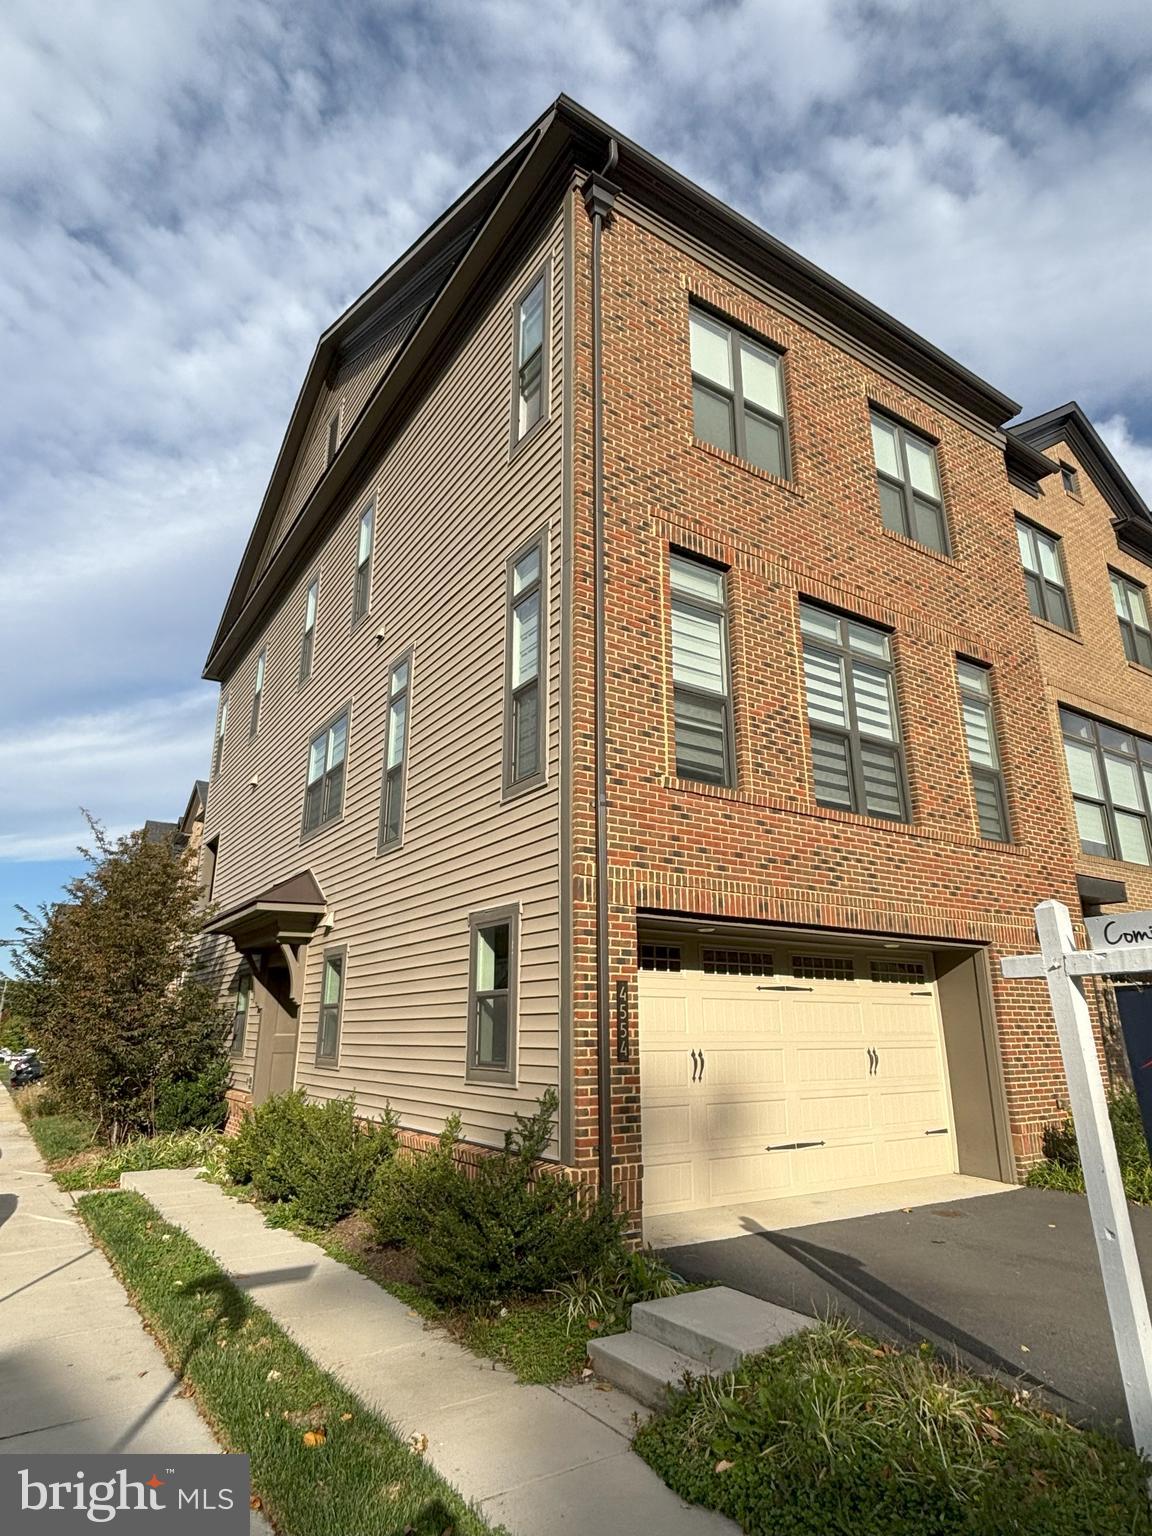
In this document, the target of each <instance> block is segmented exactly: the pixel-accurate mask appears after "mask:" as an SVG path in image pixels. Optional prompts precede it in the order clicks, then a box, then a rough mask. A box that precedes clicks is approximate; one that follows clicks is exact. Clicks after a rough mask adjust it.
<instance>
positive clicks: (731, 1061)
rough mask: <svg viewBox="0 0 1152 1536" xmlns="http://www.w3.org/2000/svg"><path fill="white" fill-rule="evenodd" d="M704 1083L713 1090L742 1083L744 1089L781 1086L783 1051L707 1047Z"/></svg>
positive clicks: (782, 1079) (782, 1078)
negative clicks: (759, 1086)
mask: <svg viewBox="0 0 1152 1536" xmlns="http://www.w3.org/2000/svg"><path fill="white" fill-rule="evenodd" d="M705 1081H706V1082H707V1083H709V1084H711V1085H712V1086H713V1087H716V1088H719V1087H729V1086H730V1085H732V1084H734V1083H742V1084H744V1085H745V1086H746V1087H751V1086H752V1085H753V1084H756V1083H764V1084H768V1083H782V1082H783V1081H784V1051H783V1049H777V1050H774V1051H773V1050H769V1051H756V1050H718V1049H717V1048H716V1047H715V1046H714V1045H710V1046H709V1048H708V1057H707V1066H706V1068H705Z"/></svg>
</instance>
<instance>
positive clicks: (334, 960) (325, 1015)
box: [316, 947, 347, 1066]
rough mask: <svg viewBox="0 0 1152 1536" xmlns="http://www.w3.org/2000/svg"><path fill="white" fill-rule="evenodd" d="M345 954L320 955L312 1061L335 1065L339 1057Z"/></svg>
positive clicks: (331, 951) (329, 952) (341, 951)
mask: <svg viewBox="0 0 1152 1536" xmlns="http://www.w3.org/2000/svg"><path fill="white" fill-rule="evenodd" d="M346 954H347V951H346V950H345V949H344V948H343V947H341V948H340V949H326V950H325V951H324V975H323V978H322V980H321V983H320V1019H319V1022H318V1024H317V1026H316V1060H317V1062H318V1063H322V1062H328V1063H330V1064H331V1065H333V1066H334V1065H335V1063H336V1059H337V1057H338V1056H339V1055H340V1014H341V1011H342V1009H343V1007H344V961H345V956H346Z"/></svg>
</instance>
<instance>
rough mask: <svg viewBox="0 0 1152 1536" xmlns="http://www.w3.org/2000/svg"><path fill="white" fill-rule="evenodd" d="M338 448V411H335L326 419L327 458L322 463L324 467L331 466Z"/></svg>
mask: <svg viewBox="0 0 1152 1536" xmlns="http://www.w3.org/2000/svg"><path fill="white" fill-rule="evenodd" d="M339 446H340V411H339V409H337V410H335V411H333V412H332V414H331V416H330V417H329V418H328V456H327V458H326V459H325V461H324V463H325V466H327V465H329V464H331V462H332V460H333V459H334V458H335V457H336V450H337V448H339Z"/></svg>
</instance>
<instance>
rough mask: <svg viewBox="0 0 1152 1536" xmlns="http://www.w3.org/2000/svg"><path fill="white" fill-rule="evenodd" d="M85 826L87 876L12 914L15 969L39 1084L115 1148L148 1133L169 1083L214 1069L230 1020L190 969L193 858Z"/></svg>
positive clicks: (200, 916)
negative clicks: (16, 924)
mask: <svg viewBox="0 0 1152 1536" xmlns="http://www.w3.org/2000/svg"><path fill="white" fill-rule="evenodd" d="M87 821H88V825H89V827H90V829H91V832H92V839H93V843H94V847H93V848H91V849H89V848H82V849H80V852H81V853H82V854H83V856H84V857H85V859H86V860H87V861H88V865H89V868H88V869H87V870H86V872H85V873H84V874H82V875H79V876H77V878H76V879H74V880H73V881H72V882H71V883H70V884H69V885H68V886H67V887H66V888H65V899H64V900H63V901H59V902H56V903H54V904H52V905H42V906H41V907H40V909H39V911H38V912H37V913H31V912H28V911H26V910H25V909H23V908H21V909H20V912H21V918H22V922H21V925H20V928H19V930H18V932H19V937H20V940H21V945H22V948H21V949H20V950H18V951H17V954H16V960H15V965H16V971H17V975H18V976H19V978H20V979H21V980H22V981H23V982H24V983H25V984H26V985H25V987H24V990H23V994H22V999H23V1000H24V1001H25V1003H26V1007H27V1010H28V1011H27V1014H26V1019H27V1028H28V1034H29V1038H30V1040H31V1042H32V1044H33V1045H34V1046H35V1047H36V1049H37V1050H38V1051H39V1053H40V1058H41V1060H42V1061H43V1063H44V1071H45V1075H46V1077H47V1078H48V1080H49V1081H50V1083H51V1084H52V1087H53V1088H54V1089H55V1090H56V1092H57V1093H58V1094H59V1095H60V1097H61V1098H62V1099H63V1100H64V1102H65V1103H66V1104H67V1105H68V1106H69V1107H70V1108H71V1109H73V1110H76V1111H79V1112H82V1113H85V1114H89V1115H92V1116H94V1117H95V1118H96V1120H97V1122H98V1124H99V1126H100V1131H101V1134H102V1135H103V1136H104V1137H106V1138H107V1140H109V1141H110V1142H113V1143H115V1142H117V1141H120V1140H122V1139H123V1138H124V1137H125V1136H129V1135H132V1134H135V1133H140V1132H144V1133H151V1132H153V1131H155V1129H156V1120H157V1106H158V1104H163V1103H164V1102H165V1101H166V1100H170V1097H171V1085H172V1084H178V1083H188V1082H192V1081H194V1080H196V1079H200V1078H203V1077H204V1076H205V1074H208V1075H209V1076H211V1074H212V1073H213V1071H218V1070H219V1068H218V1063H219V1062H220V1061H221V1060H222V1058H223V1056H224V1054H225V1051H226V1048H227V1047H226V1039H227V1022H226V1018H225V1015H224V1011H223V1010H222V1009H221V1007H220V1005H219V1001H218V997H217V994H216V991H215V989H214V988H213V987H211V986H209V985H208V984H207V983H206V982H205V981H204V980H202V979H201V978H199V977H198V976H197V975H196V974H195V972H194V969H193V966H192V961H193V950H194V944H195V940H196V938H197V936H198V934H199V932H200V930H201V927H202V925H203V922H204V906H203V901H202V893H201V890H200V887H199V884H198V881H197V878H196V871H195V868H194V866H193V865H192V863H191V861H190V860H189V859H187V858H185V857H183V855H182V854H180V853H179V852H177V851H176V850H175V849H174V848H173V846H172V845H171V843H168V842H159V843H157V842H146V841H145V839H144V835H143V833H142V832H131V833H129V834H128V835H127V836H125V837H120V838H116V839H115V840H113V839H111V838H109V837H108V835H107V834H106V832H105V831H104V828H103V827H102V826H101V825H100V824H99V822H97V821H95V820H94V819H93V818H92V817H91V816H87Z"/></svg>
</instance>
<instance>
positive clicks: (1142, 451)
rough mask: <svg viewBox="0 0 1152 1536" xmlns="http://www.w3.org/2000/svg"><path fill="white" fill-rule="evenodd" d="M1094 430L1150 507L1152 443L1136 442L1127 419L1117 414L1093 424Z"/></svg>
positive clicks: (1151, 501)
mask: <svg viewBox="0 0 1152 1536" xmlns="http://www.w3.org/2000/svg"><path fill="white" fill-rule="evenodd" d="M1095 426H1096V430H1097V432H1099V434H1100V436H1101V437H1102V438H1103V439H1104V441H1105V442H1106V443H1107V444H1108V447H1109V448H1110V449H1111V450H1112V452H1113V453H1114V454H1115V456H1116V458H1117V460H1118V462H1119V464H1120V467H1121V468H1122V469H1123V471H1124V473H1125V474H1126V475H1127V476H1128V478H1129V480H1131V482H1132V484H1133V485H1134V486H1135V487H1136V489H1137V490H1138V491H1139V492H1140V495H1141V496H1142V497H1143V498H1144V500H1145V501H1146V502H1147V503H1148V504H1149V505H1150V506H1152V443H1146V442H1137V441H1136V439H1135V437H1133V435H1132V429H1131V428H1130V427H1129V425H1128V418H1127V417H1126V416H1121V415H1120V414H1119V413H1117V414H1116V415H1115V416H1109V417H1107V418H1106V419H1105V420H1104V421H1098V422H1096V423H1095Z"/></svg>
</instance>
